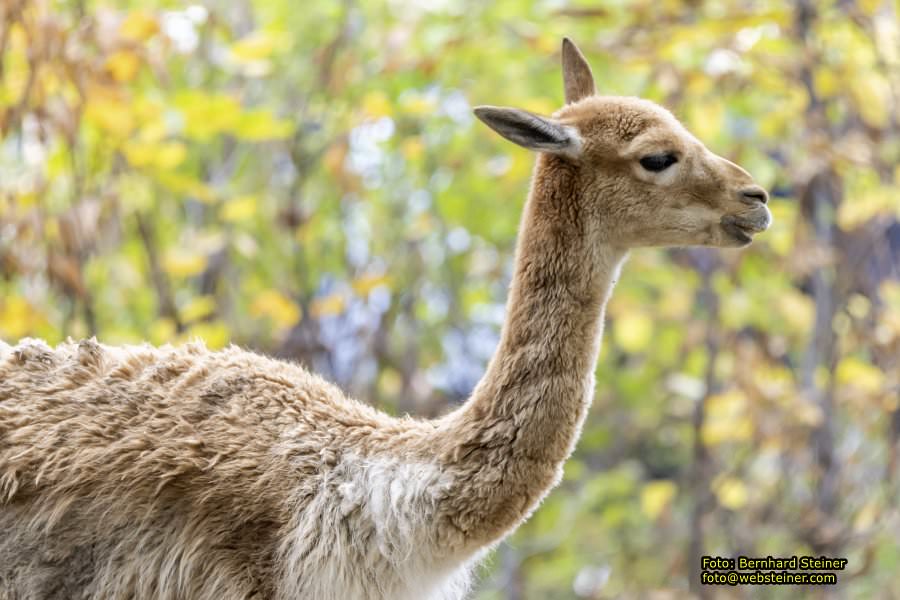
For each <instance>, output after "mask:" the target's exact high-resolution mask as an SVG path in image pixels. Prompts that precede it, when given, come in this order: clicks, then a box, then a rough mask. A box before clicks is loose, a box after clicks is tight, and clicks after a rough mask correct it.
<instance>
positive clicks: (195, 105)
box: [174, 90, 244, 141]
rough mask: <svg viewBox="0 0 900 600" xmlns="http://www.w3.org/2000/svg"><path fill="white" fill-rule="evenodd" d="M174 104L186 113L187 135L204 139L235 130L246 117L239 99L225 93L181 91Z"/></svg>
mask: <svg viewBox="0 0 900 600" xmlns="http://www.w3.org/2000/svg"><path fill="white" fill-rule="evenodd" d="M174 104H175V106H176V107H177V108H178V109H179V110H180V111H181V112H182V114H183V115H184V123H185V126H184V133H185V135H187V136H188V137H191V138H194V139H198V140H202V141H203V140H208V139H210V138H212V137H214V136H215V135H217V134H220V133H223V132H230V131H232V130H234V128H235V127H237V126H238V125H239V124H240V122H241V119H242V118H244V117H242V110H243V109H242V108H241V105H240V103H239V102H238V101H237V99H235V98H233V97H231V96H228V95H225V94H207V93H205V92H201V91H197V90H192V91H187V92H181V93H179V94H178V96H177V97H176V99H175V103H174Z"/></svg>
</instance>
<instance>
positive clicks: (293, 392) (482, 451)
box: [0, 40, 770, 600]
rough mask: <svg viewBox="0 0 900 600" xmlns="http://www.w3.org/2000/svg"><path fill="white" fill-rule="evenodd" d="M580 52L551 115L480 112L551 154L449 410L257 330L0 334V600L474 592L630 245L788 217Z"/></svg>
mask: <svg viewBox="0 0 900 600" xmlns="http://www.w3.org/2000/svg"><path fill="white" fill-rule="evenodd" d="M563 66H564V81H565V91H566V101H567V105H566V106H565V107H564V108H563V109H561V110H560V111H559V112H558V113H557V114H556V115H555V116H554V117H552V118H548V117H541V116H538V115H533V114H531V113H527V112H525V111H519V110H516V109H503V108H496V107H481V108H478V109H476V114H477V115H478V116H479V117H480V118H481V119H482V120H484V121H485V122H486V123H487V124H488V125H490V126H491V127H492V128H494V129H495V130H497V131H498V132H499V133H501V135H503V136H504V137H507V138H508V139H510V140H512V141H514V142H515V143H518V144H520V145H523V146H526V147H529V148H533V149H536V150H538V151H539V152H540V154H539V156H538V160H537V165H536V167H535V173H534V179H533V183H532V189H531V193H530V196H529V200H528V202H527V205H526V207H525V213H524V216H523V219H522V224H521V228H520V233H519V240H518V247H517V250H516V268H515V275H514V278H513V282H512V287H511V290H510V297H509V302H508V306H507V320H506V323H505V324H504V327H503V332H502V336H501V342H500V345H499V348H498V349H497V352H496V354H495V356H494V358H493V359H492V361H491V363H490V365H489V366H488V369H487V372H486V374H485V376H484V378H483V379H482V380H481V382H480V383H479V384H478V386H477V387H476V389H475V391H474V392H473V394H472V397H471V399H470V400H469V401H468V402H467V403H466V404H465V405H464V406H462V407H461V408H460V409H459V410H457V411H455V412H452V413H450V414H448V415H446V416H444V417H443V418H440V419H437V420H435V421H418V420H413V419H410V418H403V419H396V418H392V417H389V416H387V415H385V414H382V413H379V412H377V411H375V410H373V409H372V408H370V407H368V406H366V405H363V404H361V403H359V402H356V401H354V400H352V399H348V398H346V397H345V396H344V395H343V394H342V393H341V392H340V391H339V390H338V389H337V388H335V387H334V386H332V385H330V384H329V383H327V382H325V381H323V380H322V379H319V378H318V377H316V376H314V375H311V374H310V373H308V372H307V371H305V370H304V369H302V368H301V367H299V366H296V365H293V364H289V363H285V362H281V361H276V360H272V359H269V358H264V357H262V356H259V355H256V354H253V353H250V352H245V351H243V350H240V349H238V348H235V347H232V348H229V349H227V350H224V351H221V352H210V351H208V350H207V349H206V348H204V347H203V346H202V345H198V344H191V345H187V346H182V347H177V348H174V347H169V346H166V347H162V348H154V347H150V346H132V347H109V346H105V345H102V344H99V343H97V342H96V341H94V340H86V341H82V342H79V343H74V342H69V343H65V344H61V345H59V346H57V347H56V348H50V347H48V346H47V345H46V344H44V343H43V342H40V341H37V340H22V341H21V342H20V343H19V344H18V345H17V346H15V347H10V346H8V345H5V344H2V343H0V600H4V599H5V600H12V599H16V600H19V599H21V600H38V599H40V600H52V599H59V600H63V599H65V600H77V599H87V598H104V599H161V600H176V599H191V600H213V599H215V600H238V599H248V598H258V599H263V598H265V599H269V598H272V599H275V600H288V599H291V600H297V599H316V600H330V599H334V600H347V599H371V600H376V599H385V600H387V599H390V600H420V599H423V598H431V599H447V600H449V599H458V598H462V597H463V596H464V595H465V591H466V589H467V582H468V572H469V567H470V566H471V565H472V564H473V563H474V562H475V561H477V559H478V558H479V556H481V555H482V554H483V553H484V552H485V551H486V550H487V549H488V548H490V547H491V546H492V545H493V544H495V543H496V542H498V541H499V540H500V539H502V538H503V537H504V536H506V535H508V534H509V533H510V532H511V531H512V530H513V529H515V527H516V526H518V524H520V523H521V522H522V521H523V520H524V519H526V518H527V517H528V515H529V514H530V513H531V512H532V511H533V510H534V509H535V507H536V506H537V505H538V503H539V502H540V500H541V499H542V498H543V497H544V496H545V495H546V494H547V492H548V491H549V490H550V489H551V488H552V487H553V486H554V485H555V484H556V482H557V481H558V480H559V477H560V473H561V468H562V464H563V462H564V461H565V459H566V458H567V457H568V455H569V453H570V452H571V450H572V448H573V446H574V444H575V441H576V439H577V437H578V433H579V430H580V428H581V424H582V421H583V420H584V416H585V413H586V411H587V408H588V406H589V404H590V400H591V397H592V394H593V389H594V380H593V372H594V364H595V361H596V359H597V353H598V350H599V344H600V338H601V333H602V322H603V321H602V315H603V308H604V306H605V304H606V302H607V300H608V298H609V294H610V292H611V290H612V287H613V285H614V282H615V279H616V278H617V276H618V272H619V269H620V267H621V264H622V262H623V260H624V257H625V254H626V252H627V250H628V249H629V248H631V247H634V246H640V245H660V244H670V243H677V244H708V245H723V246H738V245H743V244H745V243H747V242H748V241H749V237H750V234H752V233H753V232H755V231H760V230H762V229H765V228H766V226H768V223H769V219H770V217H769V213H768V210H767V209H766V208H765V206H764V202H765V199H766V197H765V192H763V191H762V190H761V189H759V188H758V187H756V186H753V185H752V181H751V179H750V176H749V175H748V174H747V173H746V172H745V171H743V170H742V169H740V168H739V167H737V166H736V165H734V164H732V163H730V162H728V161H726V160H725V159H723V158H720V157H717V156H715V155H714V154H712V153H711V152H709V151H708V150H707V149H706V148H705V147H703V146H702V144H700V142H698V141H697V140H696V139H695V138H693V137H692V136H690V134H688V133H687V132H686V131H685V130H684V129H683V128H682V127H681V125H680V124H679V123H678V122H677V121H676V120H675V118H674V117H672V115H671V114H670V113H668V112H667V111H665V110H664V109H662V108H660V107H658V106H656V105H654V104H652V103H649V102H646V101H643V100H639V99H634V98H614V97H602V96H595V95H594V82H593V77H592V76H591V73H590V69H589V67H588V66H587V63H586V62H585V61H584V57H583V56H582V55H581V53H580V52H578V50H577V49H576V48H575V46H574V45H573V44H572V43H571V42H569V41H568V40H565V41H564V43H563ZM660 155H665V156H668V158H666V159H664V160H661V159H659V156H660ZM648 156H650V157H656V158H653V159H652V160H650V161H649V162H648V161H647V160H646V159H647V157H648ZM672 158H674V159H675V161H674V162H672V161H671V159H672ZM662 163H670V164H668V165H667V166H666V167H665V168H663V169H661V170H656V167H658V166H659V165H660V164H662ZM645 165H650V166H651V167H653V169H648V168H645Z"/></svg>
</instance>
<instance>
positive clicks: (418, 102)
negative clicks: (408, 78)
mask: <svg viewBox="0 0 900 600" xmlns="http://www.w3.org/2000/svg"><path fill="white" fill-rule="evenodd" d="M401 106H402V107H403V114H404V115H427V114H430V113H431V112H433V111H434V100H432V99H431V98H429V97H428V96H423V95H422V94H404V95H403V96H402V97H401Z"/></svg>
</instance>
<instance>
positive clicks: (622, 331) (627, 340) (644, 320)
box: [613, 309, 653, 352]
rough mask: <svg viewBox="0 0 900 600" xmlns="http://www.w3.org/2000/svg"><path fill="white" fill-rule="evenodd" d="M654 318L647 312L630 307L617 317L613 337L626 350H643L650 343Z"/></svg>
mask: <svg viewBox="0 0 900 600" xmlns="http://www.w3.org/2000/svg"><path fill="white" fill-rule="evenodd" d="M652 336H653V320H652V319H651V318H650V317H649V316H647V315H646V314H645V313H643V312H640V311H638V310H635V309H629V310H628V311H627V312H623V313H622V314H621V315H619V316H618V318H616V320H615V322H614V330H613V337H614V339H615V341H616V343H617V344H618V345H619V346H620V347H621V348H622V349H623V350H625V352H641V351H643V350H645V349H646V348H647V346H648V345H649V344H650V339H651V338H652Z"/></svg>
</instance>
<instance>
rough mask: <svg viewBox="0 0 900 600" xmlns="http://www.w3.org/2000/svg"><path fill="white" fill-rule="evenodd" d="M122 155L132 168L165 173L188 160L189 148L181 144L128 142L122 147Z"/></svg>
mask: <svg viewBox="0 0 900 600" xmlns="http://www.w3.org/2000/svg"><path fill="white" fill-rule="evenodd" d="M122 153H123V154H124V155H125V158H127V159H128V162H129V163H130V164H131V165H132V166H135V167H138V168H141V167H155V168H157V169H161V170H164V171H165V170H169V169H174V168H175V167H177V166H178V165H180V164H181V163H182V161H184V159H185V158H187V147H186V146H185V145H184V144H182V143H181V142H163V143H161V144H158V143H141V142H127V143H126V144H125V145H124V146H123V147H122Z"/></svg>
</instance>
